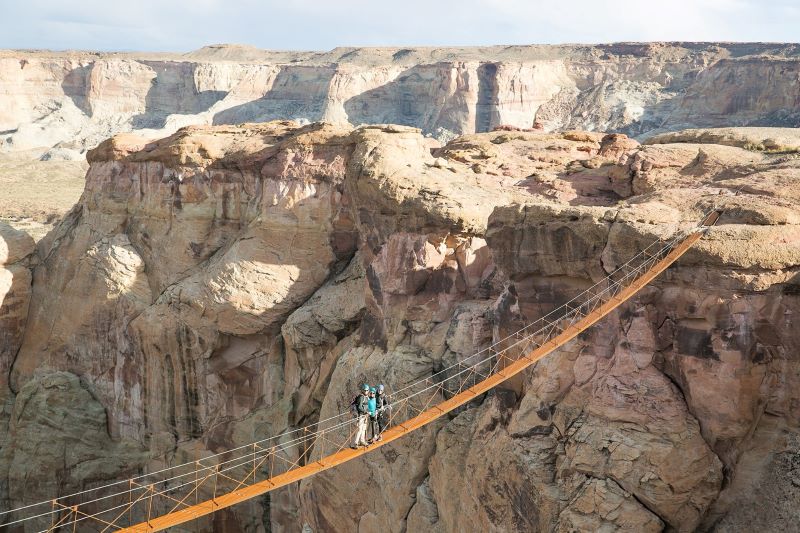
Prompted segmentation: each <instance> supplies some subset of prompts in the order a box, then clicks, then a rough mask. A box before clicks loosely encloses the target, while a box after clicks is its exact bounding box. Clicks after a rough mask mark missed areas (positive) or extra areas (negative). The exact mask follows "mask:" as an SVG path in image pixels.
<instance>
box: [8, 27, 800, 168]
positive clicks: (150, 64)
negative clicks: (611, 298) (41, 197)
mask: <svg viewBox="0 0 800 533" xmlns="http://www.w3.org/2000/svg"><path fill="white" fill-rule="evenodd" d="M797 58H798V52H797V49H796V47H794V46H792V45H785V44H780V43H774V44H769V43H703V44H698V43H689V44H686V43H642V44H636V43H620V44H604V45H594V46H591V45H559V46H541V45H539V46H496V47H475V48H464V47H462V48H449V49H448V48H418V47H416V48H414V47H412V48H336V49H334V50H331V51H329V52H276V51H266V50H257V49H254V48H248V47H241V46H234V45H217V46H211V47H206V48H203V49H201V50H197V51H194V52H191V53H188V54H180V55H178V54H158V53H90V52H51V51H27V52H20V51H17V50H15V51H0V132H3V133H2V134H0V149H2V150H4V151H26V150H30V151H32V153H34V154H36V156H37V157H39V156H42V157H46V158H55V157H70V158H82V156H83V154H84V153H85V151H86V150H87V149H89V148H91V147H93V146H95V145H97V144H98V143H99V142H101V141H102V140H103V139H105V138H107V137H109V136H111V135H113V134H115V133H121V132H128V131H136V132H139V133H142V134H145V135H147V136H151V137H154V138H155V137H162V136H165V135H169V134H171V133H173V132H175V131H176V130H177V129H179V128H181V127H183V126H190V125H211V124H215V125H219V124H240V123H243V122H265V121H270V120H277V119H296V120H302V121H310V122H315V121H320V120H325V121H329V122H335V123H340V124H343V123H347V122H349V123H351V124H356V125H358V124H383V123H395V124H404V125H407V126H413V127H417V128H421V129H422V130H423V131H424V133H426V134H430V135H434V136H436V137H438V138H439V139H441V140H445V141H446V140H450V139H452V138H453V137H455V136H456V135H460V134H468V133H474V132H489V131H492V130H493V129H495V128H496V127H500V126H504V127H505V128H507V129H512V130H514V129H517V130H534V131H541V130H547V131H555V130H565V129H590V130H597V131H618V132H622V133H626V134H629V135H636V136H642V135H647V134H649V133H660V132H664V131H670V130H679V129H685V128H698V127H700V128H708V127H719V126H731V125H739V126H768V125H772V126H797V125H798V124H800V122H798V113H797V109H796V107H797V102H796V99H795V97H796V94H795V90H794V89H795V83H796V76H797V73H798V67H797V63H798V61H797ZM702 135H705V136H706V137H707V138H709V139H711V140H713V141H715V142H718V143H725V144H727V141H728V140H729V139H730V138H731V137H733V138H735V139H739V138H744V139H748V138H749V137H748V135H749V134H748V135H740V134H738V133H735V134H733V135H729V134H728V133H726V132H723V133H703V134H702ZM757 135H760V134H757ZM770 135H771V136H767V137H762V138H761V139H759V140H758V142H759V143H762V141H763V145H764V146H765V147H772V146H777V147H784V146H796V139H795V140H794V141H793V142H794V143H795V144H791V143H786V142H785V141H784V136H776V135H775V134H770ZM667 139H668V140H670V142H673V141H672V139H676V138H674V137H667ZM745 142H749V141H745ZM758 145H759V144H757V146H758ZM768 149H769V148H768Z"/></svg>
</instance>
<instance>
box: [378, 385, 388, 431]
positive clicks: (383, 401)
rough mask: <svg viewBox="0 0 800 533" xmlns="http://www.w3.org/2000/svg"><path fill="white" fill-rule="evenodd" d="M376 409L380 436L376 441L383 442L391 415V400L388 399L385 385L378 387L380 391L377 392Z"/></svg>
mask: <svg viewBox="0 0 800 533" xmlns="http://www.w3.org/2000/svg"><path fill="white" fill-rule="evenodd" d="M375 408H376V410H377V411H378V435H377V436H376V437H375V440H383V437H382V436H381V433H383V431H384V430H385V429H386V426H388V425H389V416H390V414H391V408H390V407H389V399H388V398H387V397H386V390H385V388H384V387H383V385H378V390H377V391H376V392H375Z"/></svg>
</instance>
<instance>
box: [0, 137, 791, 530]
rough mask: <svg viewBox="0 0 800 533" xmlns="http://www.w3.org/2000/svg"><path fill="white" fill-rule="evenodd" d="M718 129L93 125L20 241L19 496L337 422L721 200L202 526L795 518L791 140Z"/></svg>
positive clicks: (724, 524)
mask: <svg viewBox="0 0 800 533" xmlns="http://www.w3.org/2000/svg"><path fill="white" fill-rule="evenodd" d="M752 133H753V132H750V134H752ZM783 133H786V132H783ZM771 135H772V134H771ZM773 136H774V135H773ZM707 140H708V137H706V136H704V134H703V133H702V132H696V133H695V134H692V133H686V134H685V135H684V136H683V137H681V138H680V139H662V140H660V141H658V142H656V143H654V144H648V145H645V146H641V145H639V144H638V143H637V142H636V141H633V140H631V139H629V138H627V137H626V136H624V135H607V136H604V135H602V134H597V133H591V132H584V131H568V132H565V133H558V134H554V133H546V132H542V131H533V132H524V131H514V130H513V128H506V131H497V132H493V133H485V134H473V135H465V136H462V137H460V138H458V139H455V140H453V141H451V142H449V143H448V144H446V145H444V146H438V145H437V144H436V143H434V142H432V141H431V140H430V139H427V138H425V137H424V136H423V134H422V133H421V132H420V131H419V130H416V129H413V128H408V127H403V126H366V127H361V128H356V129H351V128H344V127H340V126H334V125H331V124H325V123H321V124H311V125H307V126H300V125H298V124H296V123H291V122H273V123H268V124H252V125H241V126H236V127H232V126H215V127H191V128H185V129H181V130H180V131H178V132H177V133H176V134H174V135H172V136H170V137H168V138H165V139H162V140H159V141H147V140H144V139H141V138H137V137H133V136H118V137H115V138H113V139H111V140H108V141H106V142H104V143H102V144H101V145H100V146H99V147H98V148H97V149H95V150H93V151H91V152H90V153H89V157H88V159H89V161H90V163H91V166H90V169H89V172H88V174H87V183H86V189H85V191H84V193H83V196H82V197H81V200H80V201H79V203H78V204H77V205H76V206H75V208H74V209H73V210H72V211H71V212H70V214H69V215H68V216H67V217H66V218H65V219H64V220H63V221H62V222H61V224H60V225H59V226H58V227H57V228H56V229H55V230H54V231H53V232H51V233H50V234H49V235H48V236H47V237H46V238H45V239H43V240H42V241H41V242H40V243H39V245H38V247H37V250H36V253H35V255H34V256H33V257H32V258H29V259H25V260H24V261H29V263H25V268H28V266H32V265H34V264H36V266H35V268H34V270H33V287H32V293H30V294H31V296H30V310H29V312H28V313H27V324H26V325H25V327H24V336H23V337H22V339H21V341H20V339H18V338H17V337H13V338H12V337H8V338H3V345H2V346H0V348H2V350H4V351H2V352H0V353H3V354H6V353H8V354H11V356H10V357H8V356H6V360H7V361H8V363H6V364H10V363H11V362H12V361H13V364H11V370H10V374H9V375H10V377H9V382H8V387H9V388H10V391H11V392H10V393H9V394H8V402H9V409H8V410H7V414H6V416H5V418H4V419H3V420H4V423H5V424H8V427H9V432H8V435H9V438H7V439H6V441H5V442H4V443H2V446H3V448H2V450H0V479H2V484H0V490H2V494H0V497H2V498H3V501H4V502H5V504H6V505H8V506H17V505H21V504H25V503H28V502H30V501H31V500H32V499H42V498H47V497H52V496H54V495H55V493H62V494H63V493H65V492H69V491H72V490H75V489H80V488H84V487H87V486H91V484H92V483H97V482H101V481H103V480H108V479H114V478H117V477H123V476H126V475H130V474H131V473H135V472H140V471H143V470H146V469H155V468H159V467H162V466H164V464H176V463H180V462H183V461H187V460H193V459H195V458H197V457H202V456H203V455H207V454H210V453H216V452H219V451H222V450H224V449H226V448H229V447H232V446H236V445H240V444H244V443H247V442H250V441H252V440H255V439H257V438H263V437H266V436H270V435H276V434H279V433H281V432H282V431H284V430H287V429H290V428H293V427H297V426H300V425H304V424H308V423H314V422H315V421H316V420H319V419H320V418H325V417H328V416H330V415H332V414H335V413H337V412H339V411H341V410H343V409H346V406H347V403H348V401H349V399H350V397H351V394H352V391H353V390H354V388H355V387H356V386H357V384H359V383H361V382H364V381H368V382H371V383H377V382H381V381H382V382H384V383H386V384H387V386H388V387H389V388H390V390H391V389H392V388H397V387H400V386H402V385H403V384H406V383H408V382H411V381H414V380H416V379H419V378H422V377H425V376H428V375H431V374H432V373H434V372H436V371H437V370H438V369H441V368H443V367H445V366H447V365H449V364H452V363H454V362H456V361H458V360H460V359H463V358H465V357H467V356H469V355H470V354H472V353H473V352H474V351H476V350H478V349H481V348H483V347H485V346H487V345H488V344H490V343H491V342H493V341H496V340H498V339H499V338H501V337H503V336H504V335H506V334H507V333H508V332H510V331H513V330H514V329H515V328H517V327H519V326H520V325H522V324H524V323H527V322H528V321H531V320H533V319H536V318H538V317H540V316H542V315H544V314H546V313H547V312H549V311H550V310H551V309H552V308H553V307H555V306H557V305H559V304H560V303H562V302H564V301H566V300H567V299H569V298H571V297H572V296H573V295H574V294H576V293H577V292H579V291H580V290H581V289H583V288H586V287H587V286H589V285H590V284H591V283H592V282H594V281H598V280H600V279H601V278H602V277H603V276H605V275H606V273H608V272H610V271H612V270H613V269H615V268H616V267H617V266H618V265H620V264H622V263H623V262H624V261H626V260H628V259H629V258H630V257H632V256H633V255H634V254H635V253H636V252H637V251H638V250H639V249H641V248H642V247H644V246H645V245H647V244H649V243H650V242H652V241H653V240H654V239H658V238H667V237H670V236H673V235H675V234H676V232H678V231H681V230H684V229H688V228H690V227H693V225H695V224H696V223H697V222H698V221H699V219H700V217H701V214H702V213H703V212H705V211H707V210H708V209H710V208H711V207H712V206H714V205H723V206H724V207H725V213H724V215H723V216H722V218H721V219H720V221H719V223H718V224H717V225H716V226H715V227H713V228H711V229H710V230H709V231H708V233H707V235H706V237H705V238H704V239H703V240H702V241H701V242H700V243H698V244H697V245H696V246H695V247H694V248H693V249H692V250H691V251H690V252H689V253H688V254H687V255H686V256H685V257H684V258H683V259H681V261H679V262H678V263H677V264H676V265H675V266H674V267H673V268H671V269H670V270H669V271H668V272H667V273H665V274H664V275H663V276H662V277H660V278H659V279H658V280H657V281H656V282H654V283H653V284H652V285H650V286H649V287H648V288H647V289H645V290H643V291H642V292H641V293H640V294H639V295H638V296H636V297H635V298H634V299H633V300H631V301H630V302H628V303H626V304H625V305H623V306H622V307H620V308H619V309H618V310H617V311H615V312H614V313H612V314H611V315H610V316H609V317H607V318H606V319H605V320H604V321H603V322H602V323H601V324H599V325H598V326H596V327H594V328H592V329H591V330H589V331H587V332H585V333H584V334H582V335H581V336H580V337H579V338H577V339H576V340H574V341H573V342H571V343H570V344H569V345H567V346H565V347H564V348H563V349H561V350H559V351H558V352H556V353H554V354H552V355H551V356H550V357H548V358H547V359H545V360H543V361H542V362H540V363H539V364H537V365H536V367H535V368H534V369H532V370H531V371H529V372H527V373H526V374H525V375H524V376H523V377H521V378H519V379H515V380H513V381H511V382H509V383H506V384H504V386H503V387H501V388H498V389H497V390H495V391H492V392H491V393H490V394H488V395H485V396H484V397H482V398H480V399H479V400H478V401H476V402H475V403H474V404H472V405H470V406H469V407H468V408H466V409H463V410H460V411H458V412H457V413H455V414H453V415H452V416H449V417H445V418H443V419H441V420H439V421H437V422H436V423H434V424H431V425H430V426H427V427H426V428H424V429H422V430H420V431H418V432H416V433H415V434H413V435H409V436H408V437H406V438H404V439H403V440H401V441H399V442H398V443H396V444H392V445H389V446H386V447H383V448H381V451H379V452H377V453H375V454H370V455H367V456H366V457H364V458H363V459H359V460H357V461H353V462H351V463H347V464H345V465H342V466H341V467H339V468H337V469H334V470H331V471H327V472H325V473H323V474H320V475H318V476H316V477H314V478H311V479H308V480H306V481H304V482H303V483H300V484H299V486H294V487H291V488H288V489H285V490H281V491H277V492H275V493H273V494H271V495H270V497H269V498H268V499H261V500H253V501H250V502H249V503H248V504H246V505H242V506H239V507H235V508H233V509H229V510H226V511H223V512H220V513H218V514H217V515H215V516H214V517H212V518H210V519H208V520H207V521H205V522H201V523H199V524H198V527H200V528H203V529H212V528H216V529H221V528H224V530H226V531H245V530H248V531H266V530H272V531H300V530H303V529H305V530H309V529H310V530H313V531H353V530H358V531H364V532H368V531H378V530H390V531H405V530H409V531H410V530H414V531H417V530H430V531H463V530H481V531H487V530H494V531H511V530H515V531H516V530H526V531H574V530H595V529H596V530H609V531H611V530H627V531H634V530H635V531H661V530H665V529H667V530H673V531H693V530H697V529H709V528H714V527H715V526H717V525H719V527H720V528H721V530H722V529H725V530H741V531H744V530H746V529H747V522H748V516H749V515H748V513H750V514H752V513H754V512H755V511H753V509H754V505H757V504H756V503H755V501H754V497H753V490H754V488H755V487H758V488H759V490H760V491H762V493H764V494H768V496H767V500H768V505H771V506H773V508H775V509H777V510H779V511H780V512H775V513H773V514H772V516H761V517H760V518H759V520H761V522H759V524H761V525H762V527H764V528H767V529H770V528H772V529H779V528H784V529H786V528H787V526H788V524H791V523H792V522H791V519H792V516H793V515H792V513H795V512H796V509H795V510H792V509H793V508H792V507H791V506H790V505H787V504H786V501H787V498H791V497H793V495H796V487H794V486H793V485H792V479H793V476H796V472H795V471H796V468H795V467H796V464H795V463H796V458H797V457H798V454H800V449H798V447H797V444H798V441H799V440H800V439H798V434H800V429H799V428H798V420H800V393H799V392H798V391H800V359H799V358H798V345H800V338H798V331H800V328H798V327H797V324H796V323H795V322H796V317H797V316H798V315H797V314H798V312H800V300H798V290H797V287H798V285H800V283H799V280H800V278H798V266H799V265H800V229H799V228H800V225H799V224H800V219H798V216H797V213H798V212H800V211H798V203H800V197H798V193H797V191H798V190H800V188H799V187H798V180H800V159H798V158H797V157H796V155H795V154H793V153H791V152H781V153H773V152H772V151H769V150H754V149H752V146H751V147H750V148H751V149H749V150H748V149H745V148H742V147H739V146H729V145H717V144H706V141H707ZM675 141H678V142H675ZM726 144H730V143H726ZM4 235H5V234H4ZM6 240H7V241H8V240H9V239H8V238H6ZM26 250H27V251H26V253H25V254H19V253H17V254H16V255H15V256H14V259H13V260H11V261H9V260H7V261H6V263H15V264H16V263H18V262H19V261H20V260H22V258H23V257H28V255H29V252H30V250H28V249H27V248H26ZM4 268H8V267H4ZM26 290H29V289H27V286H26V287H25V289H24V290H22V292H20V294H27V293H26V292H25V291H26ZM10 302H11V305H10V306H9V307H13V305H14V300H13V299H12V300H10ZM6 308H7V304H6V300H4V301H3V307H2V308H0V309H6ZM3 313H5V314H2V313H0V317H4V316H9V313H8V312H7V311H3ZM17 320H24V318H20V319H17ZM16 324H18V328H17V331H18V330H19V329H21V327H22V324H23V322H21V321H20V322H17V323H16ZM53 420H60V421H63V423H59V424H54V423H53ZM75 428H83V429H82V431H81V432H80V433H76V430H75ZM31 443H39V444H41V446H43V447H44V448H45V449H46V450H47V453H41V451H40V448H39V447H37V446H35V445H31ZM67 452H69V453H67ZM47 472H57V473H58V474H57V476H56V477H57V483H55V481H53V479H52V476H50V475H49V474H48V475H47V479H46V480H45V479H44V478H43V477H42V476H43V473H47ZM465 474H466V475H465ZM45 493H46V494H45ZM761 503H762V504H763V502H761Z"/></svg>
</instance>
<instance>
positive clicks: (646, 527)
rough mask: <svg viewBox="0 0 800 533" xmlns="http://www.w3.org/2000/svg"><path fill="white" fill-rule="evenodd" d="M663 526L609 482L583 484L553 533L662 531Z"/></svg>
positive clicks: (658, 520)
mask: <svg viewBox="0 0 800 533" xmlns="http://www.w3.org/2000/svg"><path fill="white" fill-rule="evenodd" d="M663 530H664V523H663V522H662V521H661V520H660V519H659V518H658V516H656V515H654V514H653V513H651V512H650V511H648V510H647V508H645V507H644V506H642V505H641V504H639V503H638V502H637V501H636V500H635V499H634V498H632V497H631V495H630V494H628V493H627V492H625V491H624V490H623V489H622V488H621V487H620V486H619V485H617V484H616V483H614V481H612V480H610V479H605V480H601V479H593V480H590V481H587V482H586V484H585V485H584V486H583V487H582V489H581V491H580V492H579V493H578V497H577V498H576V499H575V500H573V501H572V502H570V505H569V507H567V509H565V510H564V511H562V512H561V514H560V515H559V517H558V524H557V525H556V528H555V531H558V532H559V533H567V532H572V531H598V532H599V531H642V532H645V531H653V532H658V531H663Z"/></svg>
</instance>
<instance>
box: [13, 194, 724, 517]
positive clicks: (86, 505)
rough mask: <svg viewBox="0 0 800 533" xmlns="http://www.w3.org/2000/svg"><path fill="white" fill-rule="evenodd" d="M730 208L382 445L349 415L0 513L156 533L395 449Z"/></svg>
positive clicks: (571, 305)
mask: <svg viewBox="0 0 800 533" xmlns="http://www.w3.org/2000/svg"><path fill="white" fill-rule="evenodd" d="M720 214H721V210H718V209H716V208H714V209H713V210H712V211H710V212H709V213H707V214H706V215H705V217H704V219H703V221H702V222H701V224H700V225H699V226H696V227H694V228H692V229H690V230H687V231H683V232H679V233H678V234H677V235H676V236H675V237H673V238H671V239H668V240H658V241H655V242H653V243H652V244H650V245H649V246H647V247H646V248H644V249H643V250H641V251H639V252H638V253H637V254H636V255H635V256H634V257H632V258H631V259H630V260H629V261H627V262H626V263H625V264H623V265H621V266H620V267H619V268H617V270H615V271H614V272H612V273H611V274H609V275H608V276H607V277H606V278H604V279H603V280H601V281H600V282H598V283H596V284H594V285H592V286H591V287H589V288H588V289H586V290H585V291H583V292H581V293H580V294H579V295H577V296H576V297H575V298H573V299H572V300H570V301H568V302H567V303H565V304H563V305H561V306H559V307H557V308H556V309H554V310H553V311H551V312H550V313H549V314H547V315H545V316H543V317H541V318H539V319H538V320H536V321H534V322H532V323H530V324H528V325H526V326H525V327H523V328H522V329H519V330H518V331H516V332H514V333H513V334H511V335H509V336H507V337H505V338H503V339H501V340H499V341H498V342H496V343H494V344H492V345H491V346H489V347H487V348H485V349H483V350H481V351H478V352H476V353H474V354H472V355H471V356H469V357H467V358H465V359H463V360H460V361H458V362H457V363H455V364H453V365H451V366H449V367H447V368H445V369H443V370H441V371H439V372H437V373H435V374H433V375H431V376H428V377H426V378H424V379H421V380H419V381H416V382H414V383H411V384H409V385H406V386H404V387H402V388H399V389H396V390H394V391H393V392H392V395H391V397H390V401H391V411H390V415H389V428H388V429H387V430H386V431H384V433H383V434H382V437H383V439H382V440H381V441H378V442H376V443H374V444H371V445H369V446H368V447H359V448H357V449H351V448H350V444H351V442H352V440H353V436H354V434H355V431H356V425H357V422H356V420H355V419H354V418H353V416H352V415H351V414H350V412H349V411H343V412H341V413H339V414H337V415H335V416H332V417H330V418H326V419H324V420H320V421H319V422H317V423H315V424H313V425H309V426H305V427H301V428H297V429H293V430H291V431H288V432H286V433H284V434H282V435H279V436H274V437H270V438H266V439H263V440H259V441H256V442H252V443H250V444H247V445H244V446H239V447H237V448H233V449H230V450H226V451H224V452H221V453H217V454H213V455H208V456H206V457H203V458H202V459H198V460H196V461H192V462H188V463H184V464H180V465H176V466H170V467H167V468H164V469H161V470H157V471H154V472H150V473H146V474H141V475H139V476H136V477H133V478H130V479H125V480H121V481H117V482H114V483H109V484H106V485H102V486H99V487H94V488H91V489H88V490H85V491H81V492H76V493H74V494H69V495H66V496H60V497H58V498H55V499H53V500H47V501H42V502H38V503H35V504H31V505H25V506H22V507H18V508H16V509H11V510H7V511H0V532H2V531H26V532H27V531H40V532H50V531H101V532H107V531H129V532H151V531H160V530H163V529H167V528H170V527H174V526H178V525H180V524H185V523H188V522H191V521H193V520H196V519H198V518H200V517H203V516H206V515H209V514H211V513H214V512H216V511H219V510H220V509H225V508H227V507H231V506H233V505H236V504H238V503H241V502H244V501H246V500H249V499H251V498H255V497H257V496H260V495H263V494H265V493H268V492H270V491H273V490H275V489H278V488H280V487H285V486H287V485H290V484H292V483H296V482H298V481H300V480H303V479H305V478H308V477H310V476H313V475H315V474H318V473H320V472H323V471H325V470H328V469H331V468H334V467H336V466H337V465H340V464H342V463H345V462H347V461H351V460H353V459H356V458H358V457H361V456H362V455H364V454H366V453H371V452H373V451H374V450H376V449H378V448H380V447H382V446H386V445H388V444H390V443H392V442H394V441H396V440H397V439H400V438H402V437H403V436H405V435H407V434H409V433H411V432H412V431H415V430H417V429H419V428H421V427H423V426H425V425H427V424H430V423H431V422H433V421H434V420H436V419H438V418H439V417H441V416H443V415H445V414H447V413H449V412H451V411H453V410H455V409H457V408H458V407H460V406H463V405H465V404H468V403H469V402H470V401H472V400H474V399H476V398H478V397H480V396H481V395H482V394H484V393H486V392H487V391H489V390H490V389H492V388H493V387H495V386H497V385H499V384H501V383H503V382H504V381H506V380H508V379H509V378H511V377H513V376H515V375H517V374H519V373H520V372H522V371H523V370H525V369H526V368H529V367H531V366H532V365H533V364H535V363H536V362H537V361H539V360H540V359H542V358H543V357H545V356H546V355H548V354H549V353H551V352H553V351H554V350H556V349H558V348H559V347H561V346H563V345H564V344H566V343H567V342H569V341H571V340H572V339H574V338H575V337H576V336H578V335H579V334H580V333H581V332H583V331H584V330H586V329H587V328H589V327H591V326H592V325H594V324H595V323H596V322H598V321H599V320H600V319H602V318H603V317H604V316H606V315H607V314H608V313H610V312H611V311H613V310H614V309H616V308H617V307H618V306H620V305H621V304H623V303H624V302H626V301H627V300H629V299H630V298H631V297H632V296H633V295H635V294H636V293H637V292H638V291H639V290H641V289H642V288H643V287H645V286H646V285H647V284H649V283H650V282H651V281H652V280H653V279H655V278H656V277H657V276H658V275H659V274H661V273H662V272H663V271H664V270H666V269H667V268H668V267H669V266H670V265H672V264H673V263H674V262H675V261H677V260H678V259H679V258H680V257H681V256H683V255H684V254H685V253H686V252H687V251H688V250H689V249H690V248H691V247H692V246H693V245H694V244H695V243H696V242H697V241H698V240H700V239H701V238H702V236H703V234H704V233H705V231H706V230H707V229H708V228H709V227H711V226H713V225H714V224H716V222H717V220H718V219H719V216H720Z"/></svg>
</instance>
